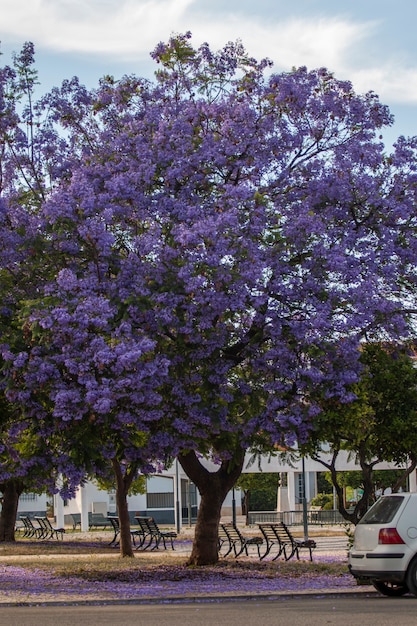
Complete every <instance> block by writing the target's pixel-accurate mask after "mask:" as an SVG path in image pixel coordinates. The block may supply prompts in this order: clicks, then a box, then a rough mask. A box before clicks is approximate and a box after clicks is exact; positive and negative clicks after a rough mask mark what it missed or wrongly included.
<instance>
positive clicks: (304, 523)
mask: <svg viewBox="0 0 417 626" xmlns="http://www.w3.org/2000/svg"><path fill="white" fill-rule="evenodd" d="M301 464H302V490H303V493H302V503H303V527H304V541H308V519H307V498H306V468H305V461H304V456H303V457H302V460H301Z"/></svg>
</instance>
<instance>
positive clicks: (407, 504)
mask: <svg viewBox="0 0 417 626" xmlns="http://www.w3.org/2000/svg"><path fill="white" fill-rule="evenodd" d="M349 570H350V572H351V574H353V576H355V578H357V579H358V581H363V582H369V583H371V584H372V585H373V586H374V587H375V588H376V589H377V590H378V591H380V592H381V593H383V594H384V595H387V596H402V595H404V594H405V593H408V592H410V593H412V594H413V595H415V596H417V493H396V494H391V495H387V496H381V498H379V500H377V501H376V502H375V504H374V505H373V506H372V507H371V508H370V509H369V511H367V512H366V514H365V515H364V516H363V518H362V519H361V520H360V522H359V523H358V525H357V526H356V528H355V535H354V543H353V546H352V548H351V549H350V550H349Z"/></svg>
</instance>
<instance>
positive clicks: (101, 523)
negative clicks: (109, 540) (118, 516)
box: [88, 513, 110, 530]
mask: <svg viewBox="0 0 417 626" xmlns="http://www.w3.org/2000/svg"><path fill="white" fill-rule="evenodd" d="M108 526H110V523H109V518H108V517H105V516H104V515H103V513H89V514H88V527H89V528H90V530H91V528H107V527H108Z"/></svg>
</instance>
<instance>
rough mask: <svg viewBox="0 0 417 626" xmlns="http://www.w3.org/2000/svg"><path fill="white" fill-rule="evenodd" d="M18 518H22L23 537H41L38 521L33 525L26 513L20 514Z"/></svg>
mask: <svg viewBox="0 0 417 626" xmlns="http://www.w3.org/2000/svg"><path fill="white" fill-rule="evenodd" d="M20 519H21V520H22V522H23V526H24V531H23V537H27V538H30V539H31V538H33V537H34V538H35V539H40V538H41V535H42V528H41V527H40V526H39V523H38V522H36V524H37V525H36V526H35V524H34V523H33V521H32V520H31V519H30V517H28V516H27V515H22V516H21V517H20Z"/></svg>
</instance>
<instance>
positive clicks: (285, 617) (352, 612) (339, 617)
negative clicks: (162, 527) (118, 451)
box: [0, 594, 417, 626]
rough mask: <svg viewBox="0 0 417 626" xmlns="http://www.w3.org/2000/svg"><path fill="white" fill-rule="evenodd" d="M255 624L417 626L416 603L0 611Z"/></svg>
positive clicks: (6, 617)
mask: <svg viewBox="0 0 417 626" xmlns="http://www.w3.org/2000/svg"><path fill="white" fill-rule="evenodd" d="M256 623H258V624H262V626H284V625H285V626H305V624H308V626H324V625H325V626H329V625H334V626H336V625H337V626H341V625H343V624H349V626H363V625H364V624H366V625H367V626H393V625H398V626H411V625H412V626H416V624H417V598H414V597H411V596H410V597H403V598H386V597H384V596H374V595H372V596H367V595H366V594H358V595H356V594H346V595H339V596H336V595H335V596H329V597H324V596H322V597H320V596H313V595H305V596H299V597H290V596H282V597H280V598H278V599H276V600H259V601H258V600H256V601H252V600H251V601H234V602H218V601H214V602H209V603H192V604H186V603H184V604H183V603H179V604H169V603H167V604H162V605H161V604H151V605H134V604H128V605H126V604H123V605H106V606H102V605H101V606H80V605H65V606H62V605H61V606H17V607H2V608H1V610H0V624H1V625H2V626H3V625H5V626H6V625H7V626H39V624H42V626H52V625H54V626H56V625H57V624H59V626H74V624H76V625H77V626H84V625H86V624H88V625H89V626H95V625H96V624H97V625H98V624H99V625H100V626H106V625H107V624H112V626H114V624H117V626H131V625H142V624H143V625H144V626H145V625H146V626H150V625H152V624H157V625H158V626H218V625H221V624H227V626H242V624H256Z"/></svg>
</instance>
